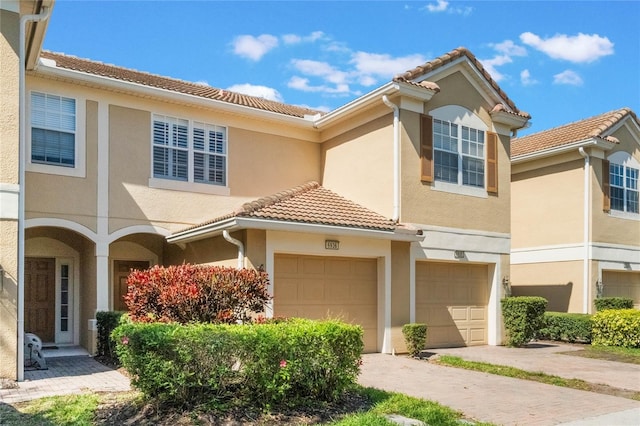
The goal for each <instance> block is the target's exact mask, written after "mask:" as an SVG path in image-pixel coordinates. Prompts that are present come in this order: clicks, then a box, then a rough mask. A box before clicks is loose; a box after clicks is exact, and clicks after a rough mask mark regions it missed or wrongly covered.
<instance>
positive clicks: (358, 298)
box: [273, 254, 378, 352]
mask: <svg viewBox="0 0 640 426" xmlns="http://www.w3.org/2000/svg"><path fill="white" fill-rule="evenodd" d="M377 270H378V267H377V260H376V259H360V258H343V257H322V256H300V255H284V254H278V255H276V256H275V265H274V297H273V306H274V315H276V316H286V317H303V318H311V319H322V318H327V317H329V318H339V319H341V320H343V321H345V322H351V323H353V324H358V325H360V326H362V328H363V330H364V346H365V351H366V352H375V351H376V350H377V323H378V321H377V306H378V292H377V288H378V286H377V281H378V278H377V277H378V272H377Z"/></svg>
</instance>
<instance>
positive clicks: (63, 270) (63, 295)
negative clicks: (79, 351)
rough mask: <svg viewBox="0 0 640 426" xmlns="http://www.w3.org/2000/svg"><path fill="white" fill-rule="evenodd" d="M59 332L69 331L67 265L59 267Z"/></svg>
mask: <svg viewBox="0 0 640 426" xmlns="http://www.w3.org/2000/svg"><path fill="white" fill-rule="evenodd" d="M60 331H62V332H64V331H69V265H61V266H60Z"/></svg>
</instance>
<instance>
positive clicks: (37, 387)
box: [0, 356, 131, 404]
mask: <svg viewBox="0 0 640 426" xmlns="http://www.w3.org/2000/svg"><path fill="white" fill-rule="evenodd" d="M47 366H48V367H49V369H48V370H34V371H25V374H24V376H25V381H24V382H20V383H16V384H15V385H16V386H17V387H15V388H12V389H0V402H4V403H6V404H13V403H15V402H21V401H28V400H31V399H37V398H41V397H44V396H52V395H66V394H72V393H82V392H89V391H96V392H101V391H102V392H105V391H114V392H119V391H127V390H130V389H131V387H130V385H129V379H128V378H127V377H125V376H123V375H122V374H120V373H119V372H118V371H116V370H113V369H111V368H109V367H107V366H105V365H103V364H100V363H99V362H98V361H96V360H94V359H93V358H91V357H89V356H72V357H59V358H47Z"/></svg>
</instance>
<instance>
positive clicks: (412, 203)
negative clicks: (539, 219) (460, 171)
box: [400, 111, 511, 233]
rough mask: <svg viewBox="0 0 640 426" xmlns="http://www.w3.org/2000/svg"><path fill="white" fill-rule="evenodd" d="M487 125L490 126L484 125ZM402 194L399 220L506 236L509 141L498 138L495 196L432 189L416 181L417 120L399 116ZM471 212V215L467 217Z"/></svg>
mask: <svg viewBox="0 0 640 426" xmlns="http://www.w3.org/2000/svg"><path fill="white" fill-rule="evenodd" d="M487 124H488V125H490V124H491V123H487ZM402 125H403V135H402V154H401V155H402V165H401V170H402V172H401V173H402V178H401V179H402V193H401V197H402V199H401V212H400V220H401V221H402V222H405V223H407V222H408V223H422V224H429V225H435V226H443V227H451V228H462V229H474V230H483V231H490V232H500V233H509V232H510V221H509V210H510V194H511V190H510V187H509V179H510V164H509V156H508V151H507V149H508V148H507V147H508V145H509V138H508V137H506V136H503V135H499V137H500V142H499V143H498V179H499V180H498V195H497V196H494V195H488V196H487V197H486V198H483V197H473V196H469V195H462V194H457V193H452V192H446V191H438V190H435V189H433V187H432V185H429V184H425V183H422V181H421V179H420V156H419V143H420V142H419V141H420V137H419V136H420V116H419V114H416V113H412V112H408V111H403V112H402ZM469 212H473V214H469Z"/></svg>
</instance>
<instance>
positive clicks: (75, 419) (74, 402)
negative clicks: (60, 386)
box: [0, 394, 99, 426]
mask: <svg viewBox="0 0 640 426" xmlns="http://www.w3.org/2000/svg"><path fill="white" fill-rule="evenodd" d="M98 402H99V397H98V395H96V394H82V395H64V396H52V397H46V398H40V399H36V400H33V401H30V402H29V403H26V404H20V406H21V408H20V410H17V409H15V408H14V407H12V406H10V405H6V404H0V425H19V426H53V425H55V426H67V425H69V426H71V425H74V426H76V425H77V426H90V425H92V424H93V415H94V414H93V413H94V412H95V411H96V409H97V408H98Z"/></svg>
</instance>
